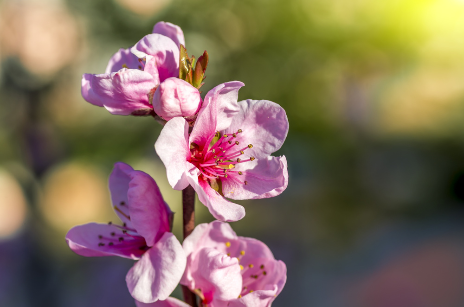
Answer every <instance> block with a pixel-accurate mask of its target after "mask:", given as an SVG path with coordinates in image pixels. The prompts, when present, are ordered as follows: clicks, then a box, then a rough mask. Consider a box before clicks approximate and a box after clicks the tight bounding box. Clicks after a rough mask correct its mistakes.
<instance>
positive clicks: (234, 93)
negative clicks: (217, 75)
mask: <svg viewBox="0 0 464 307" xmlns="http://www.w3.org/2000/svg"><path fill="white" fill-rule="evenodd" d="M242 86H245V84H243V83H242V82H240V81H232V82H226V83H223V84H219V85H218V86H216V87H215V88H213V89H212V90H210V91H209V92H208V93H207V94H206V96H205V101H204V102H203V105H202V109H204V108H206V106H208V105H209V104H210V103H211V102H212V101H216V107H217V114H218V115H217V127H216V128H215V129H216V130H218V131H221V130H224V129H226V128H227V127H229V126H230V124H231V122H232V118H233V117H234V116H235V115H236V114H237V113H238V112H239V110H240V108H239V106H238V102H237V100H238V91H239V89H240V88H241V87H242Z"/></svg>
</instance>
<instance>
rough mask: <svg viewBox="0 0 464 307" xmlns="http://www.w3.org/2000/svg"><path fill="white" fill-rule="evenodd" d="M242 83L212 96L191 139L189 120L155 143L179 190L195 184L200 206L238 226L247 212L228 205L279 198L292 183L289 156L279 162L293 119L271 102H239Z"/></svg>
mask: <svg viewBox="0 0 464 307" xmlns="http://www.w3.org/2000/svg"><path fill="white" fill-rule="evenodd" d="M242 86H243V83H241V82H236V81H235V82H228V83H224V84H220V85H218V86H216V87H215V88H214V89H212V90H211V91H209V92H208V94H207V95H206V97H205V100H204V102H203V104H202V107H201V109H200V112H199V113H198V117H197V119H196V121H195V126H194V127H193V130H192V133H191V134H190V135H189V134H188V130H189V127H188V126H189V125H188V123H187V122H186V121H185V119H183V118H181V117H176V118H173V119H172V120H170V121H169V122H168V123H167V124H166V125H165V126H164V128H163V130H162V131H161V133H160V136H159V137H158V140H157V141H156V143H155V149H156V152H157V154H158V156H159V157H160V158H161V160H162V161H163V163H164V165H165V166H166V171H167V177H168V181H169V183H170V184H171V186H172V187H173V188H174V189H176V190H182V189H184V188H186V187H187V186H188V185H189V184H190V185H191V186H192V187H193V188H194V189H195V191H196V192H197V193H198V198H199V199H200V201H201V202H202V203H203V204H204V205H205V206H207V207H208V209H209V211H210V212H211V214H212V215H213V216H214V217H215V218H216V219H218V220H221V221H237V220H240V219H241V218H243V217H244V216H245V209H244V208H243V207H242V206H240V205H237V204H235V203H232V202H230V201H228V200H226V199H225V198H224V197H227V198H231V199H237V200H239V199H257V198H268V197H273V196H277V195H279V194H280V193H282V192H283V191H284V190H285V189H286V187H287V184H288V172H287V160H286V158H285V156H282V157H273V156H271V154H272V153H273V152H275V151H277V150H278V149H279V148H280V147H281V146H282V144H283V142H284V140H285V138H286V136H287V132H288V120H287V115H286V114H285V111H284V109H283V108H282V107H280V106H279V105H278V104H276V103H274V102H272V101H267V100H244V101H240V102H237V96H238V90H239V89H240V87H242Z"/></svg>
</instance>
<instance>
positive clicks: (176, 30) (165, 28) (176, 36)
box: [153, 21, 185, 46]
mask: <svg viewBox="0 0 464 307" xmlns="http://www.w3.org/2000/svg"><path fill="white" fill-rule="evenodd" d="M153 33H158V34H161V35H164V36H167V37H169V38H170V39H172V40H173V41H174V43H176V45H177V46H179V45H180V44H182V45H184V46H185V40H184V32H182V29H181V28H180V27H179V26H176V25H174V24H172V23H170V22H164V21H160V22H158V23H157V24H156V25H155V26H154V27H153Z"/></svg>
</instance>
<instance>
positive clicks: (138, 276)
mask: <svg viewBox="0 0 464 307" xmlns="http://www.w3.org/2000/svg"><path fill="white" fill-rule="evenodd" d="M186 261H187V260H186V256H185V252H184V250H183V249H182V245H181V244H180V243H179V241H178V240H177V239H176V237H175V236H174V235H173V234H172V233H170V232H166V233H165V234H164V235H163V237H161V239H160V240H159V241H158V242H157V243H156V244H155V245H154V246H153V247H151V248H150V249H149V250H148V251H147V252H146V253H145V254H144V255H143V256H142V258H141V259H140V260H139V261H138V262H137V263H136V264H135V265H134V266H133V267H132V268H131V269H130V270H129V272H128V273H127V276H126V282H127V287H128V288H129V292H130V293H131V295H132V297H134V298H135V299H136V300H138V301H140V302H142V303H153V302H155V301H157V300H166V299H167V298H168V297H169V295H170V294H171V293H172V291H174V289H175V288H176V286H177V284H178V283H179V281H180V278H181V277H182V274H183V273H184V270H185V265H186Z"/></svg>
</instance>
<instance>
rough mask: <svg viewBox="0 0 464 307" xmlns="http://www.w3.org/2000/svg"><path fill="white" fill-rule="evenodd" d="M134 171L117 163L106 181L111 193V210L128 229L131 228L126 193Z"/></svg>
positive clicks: (123, 164)
mask: <svg viewBox="0 0 464 307" xmlns="http://www.w3.org/2000/svg"><path fill="white" fill-rule="evenodd" d="M133 171H134V169H133V168H132V167H131V166H130V165H128V164H125V163H122V162H117V163H115V164H114V167H113V170H112V171H111V174H110V177H109V179H108V186H109V189H110V193H111V203H112V204H113V209H114V211H115V212H116V214H117V215H118V216H119V218H120V219H121V221H122V222H124V223H126V225H127V226H128V227H129V228H133V226H132V222H131V220H130V219H129V199H128V197H127V191H128V190H129V182H130V181H131V177H130V174H131V173H132V172H133Z"/></svg>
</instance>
